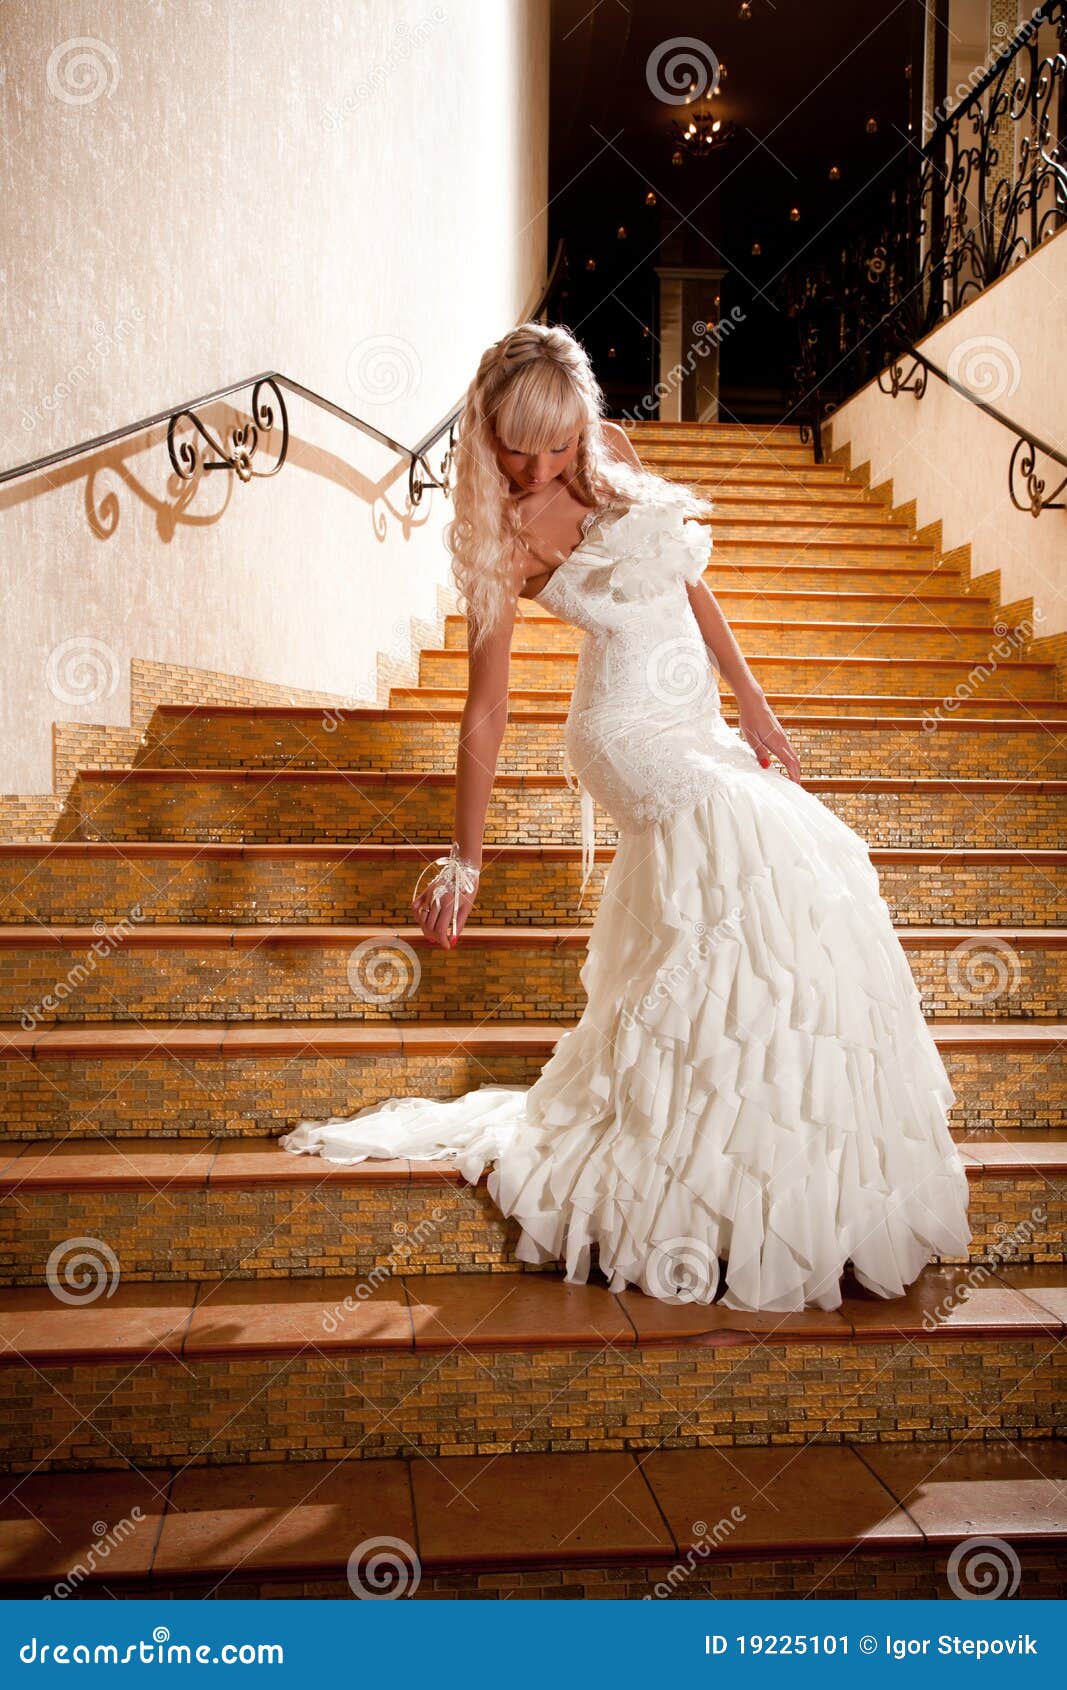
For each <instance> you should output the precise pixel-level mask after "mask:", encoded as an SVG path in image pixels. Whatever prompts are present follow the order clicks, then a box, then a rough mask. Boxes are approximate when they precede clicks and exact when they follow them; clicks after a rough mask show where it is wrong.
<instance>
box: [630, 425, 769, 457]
mask: <svg viewBox="0 0 1067 1690" xmlns="http://www.w3.org/2000/svg"><path fill="white" fill-rule="evenodd" d="M624 427H625V429H626V432H627V434H628V435H629V437H630V439H631V441H632V442H633V444H634V448H635V450H637V451H640V450H641V445H643V444H649V445H659V444H663V443H664V442H667V441H681V442H683V443H692V442H694V441H695V442H697V443H700V442H702V441H705V440H710V441H716V440H736V441H740V442H741V443H742V444H743V445H745V446H752V447H758V446H766V447H768V448H770V447H773V446H777V445H781V444H783V443H784V444H787V445H800V444H801V443H802V442H801V437H800V424H799V423H767V424H758V425H757V424H752V423H726V422H660V421H659V420H658V419H656V420H653V419H652V418H649V419H648V420H647V421H639V422H627V423H625V424H624ZM639 442H640V443H641V444H639Z"/></svg>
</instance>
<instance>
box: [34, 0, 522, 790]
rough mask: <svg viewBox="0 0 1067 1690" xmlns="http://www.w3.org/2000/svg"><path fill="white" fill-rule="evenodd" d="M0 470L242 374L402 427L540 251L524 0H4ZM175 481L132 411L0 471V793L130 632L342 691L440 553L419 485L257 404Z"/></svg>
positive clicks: (321, 430)
mask: <svg viewBox="0 0 1067 1690" xmlns="http://www.w3.org/2000/svg"><path fill="white" fill-rule="evenodd" d="M4 30H5V33H4V40H3V60H4V72H5V74H4V76H3V77H2V78H0V120H2V122H3V125H4V134H5V137H6V139H7V140H8V142H9V145H8V146H6V147H5V148H4V149H2V150H0V251H2V260H0V285H2V287H3V310H2V313H0V466H3V467H5V468H6V467H8V466H9V465H12V464H15V463H20V462H24V461H26V460H27V459H30V458H34V457H37V456H39V455H41V454H44V453H46V452H48V451H51V450H55V449H57V448H59V447H62V446H65V445H68V444H72V443H74V442H76V441H78V440H80V439H84V438H86V437H88V436H91V435H93V434H97V433H102V432H104V431H105V430H106V429H108V428H111V427H114V426H117V425H119V424H121V423H124V422H127V421H130V420H132V419H134V418H136V417H138V416H143V415H148V414H151V413H152V412H153V411H155V410H161V409H163V408H164V407H167V406H169V405H171V404H172V403H176V402H178V401H180V400H182V399H185V398H187V397H191V396H193V395H195V394H197V393H200V392H205V391H209V390H210V389H212V388H214V387H218V386H222V385H224V384H225V383H227V382H229V381H233V380H236V379H238V378H240V377H243V376H245V375H250V374H253V373H255V372H257V371H259V370H261V369H265V368H277V369H280V370H282V371H284V372H285V373H286V374H288V375H292V376H293V377H295V378H296V379H298V380H300V381H302V382H304V383H305V384H306V385H308V386H310V387H313V388H317V389H318V390H319V391H320V392H323V393H325V394H326V395H327V396H328V397H331V398H333V399H335V400H336V401H337V402H338V403H340V404H342V405H344V406H345V407H346V408H347V409H350V410H352V411H355V412H356V413H357V414H359V415H363V416H366V417H367V418H368V420H370V421H373V422H374V423H376V424H377V426H378V427H380V428H382V429H384V430H385V431H386V432H388V433H390V434H391V435H392V436H393V437H394V438H397V439H399V440H401V441H403V442H405V443H409V444H410V443H414V441H415V440H416V439H417V438H418V437H419V436H420V435H421V434H422V433H423V432H425V431H426V430H427V429H429V428H430V427H431V426H432V425H433V424H434V423H436V422H437V421H438V420H439V419H440V417H441V416H442V415H443V414H444V413H445V412H446V411H447V410H448V408H449V407H450V406H451V405H452V404H453V403H454V402H455V401H456V400H458V399H459V398H460V396H461V395H462V392H463V390H464V388H465V386H466V383H467V381H468V380H469V378H470V376H471V375H472V374H473V368H474V364H475V362H476V360H477V357H478V354H479V353H480V351H481V350H482V348H483V347H484V345H485V344H487V343H488V342H489V341H490V340H493V339H495V338H496V337H497V336H498V335H499V334H501V333H503V332H504V330H506V329H507V328H508V327H510V326H511V324H512V323H513V322H514V321H516V320H517V319H518V318H519V317H520V316H521V315H522V314H523V312H524V311H525V309H526V308H527V307H528V306H529V305H530V304H531V303H532V301H533V299H534V298H535V297H536V294H537V291H538V288H539V286H540V283H541V281H542V279H543V274H544V267H545V260H546V214H545V201H546V181H547V69H548V65H547V60H548V0H442V3H441V4H437V3H436V0H410V3H404V0H345V3H341V0H332V3H326V0H309V3H307V4H304V5H300V6H295V5H292V4H289V3H287V0H242V4H240V5H231V4H224V3H223V0H107V3H106V4H105V3H104V0H96V3H95V4H93V3H88V0H86V3H75V0H6V3H5V5H4ZM290 422H291V426H292V431H293V439H292V442H291V446H290V461H289V463H288V464H287V465H286V466H285V468H284V469H283V470H282V472H281V473H280V475H279V476H278V477H277V479H276V480H273V481H257V482H253V483H252V484H250V485H241V484H239V483H236V482H235V481H234V479H233V478H232V477H231V476H229V475H228V474H216V475H208V476H205V477H204V478H203V482H202V484H201V485H200V486H199V487H198V488H197V489H196V492H195V495H194V496H193V498H192V500H191V501H190V502H188V503H187V502H186V501H187V495H188V488H187V487H186V486H185V485H184V484H180V483H177V482H176V480H175V478H174V476H173V474H172V472H171V470H170V465H169V462H168V459H167V453H166V447H165V445H163V444H161V441H162V434H161V433H160V432H159V431H157V433H156V435H155V437H154V439H153V440H152V441H149V442H146V441H145V440H144V439H141V440H138V441H135V442H132V443H127V444H126V445H124V446H123V447H122V448H111V449H110V450H108V451H107V452H105V453H103V454H101V455H100V457H99V458H98V459H97V460H96V461H95V462H94V463H92V464H88V465H87V464H86V463H85V462H84V461H83V462H80V463H77V464H75V465H74V466H73V467H71V466H65V467H64V468H62V469H61V470H59V471H53V472H51V473H49V474H45V475H40V476H38V477H36V478H35V479H33V480H32V481H28V482H16V483H14V484H12V485H8V486H6V487H0V571H2V580H3V590H4V599H3V602H4V610H5V617H4V621H5V632H6V639H5V686H4V696H3V703H2V714H0V791H7V792H16V791H17V792H24V793H33V792H38V793H39V792H46V791H50V790H51V753H50V739H51V723H52V721H53V720H79V721H94V722H101V723H121V722H125V721H126V720H128V707H129V698H128V685H129V663H130V659H131V657H134V656H138V657H146V658H152V659H156V660H159V661H161V662H168V663H181V664H188V665H191V666H194V667H197V668H204V669H216V670H221V671H223V672H225V673H230V674H238V675H245V676H250V677H253V678H255V679H258V680H263V681H269V682H275V683H279V684H282V685H287V686H292V687H297V688H307V689H315V690H325V691H330V692H334V693H337V694H339V695H342V696H345V697H349V698H370V697H373V695H374V688H375V667H376V657H377V654H378V653H379V652H386V653H391V654H394V655H397V656H402V655H407V654H408V652H409V649H410V620H411V618H412V617H425V618H432V617H433V615H434V613H435V607H436V599H437V584H438V583H440V582H443V581H444V580H445V579H446V576H447V555H446V553H445V549H444V546H443V543H442V539H441V528H442V525H443V523H444V522H445V521H447V519H448V514H449V508H448V506H447V505H446V504H445V502H444V501H443V500H442V499H441V496H440V495H439V494H438V495H434V496H433V497H432V499H430V500H428V501H424V504H423V506H422V508H421V509H420V510H419V512H418V514H417V515H416V516H415V518H414V519H413V520H409V518H408V517H407V516H406V515H405V503H406V467H405V466H404V465H398V463H397V462H396V460H395V458H394V457H393V456H392V455H391V454H390V453H388V452H386V451H384V450H382V449H380V448H378V447H375V446H373V445H372V444H371V443H370V442H367V441H365V440H363V439H361V437H359V436H358V435H356V434H355V433H353V432H352V431H351V430H350V429H348V428H347V427H345V426H343V425H341V424H340V423H337V422H335V421H333V420H332V419H329V418H327V417H325V416H324V415H323V414H322V413H320V412H318V411H316V410H312V409H311V408H309V407H308V406H306V405H305V404H303V403H302V402H300V401H299V400H296V399H293V400H292V401H291V402H290Z"/></svg>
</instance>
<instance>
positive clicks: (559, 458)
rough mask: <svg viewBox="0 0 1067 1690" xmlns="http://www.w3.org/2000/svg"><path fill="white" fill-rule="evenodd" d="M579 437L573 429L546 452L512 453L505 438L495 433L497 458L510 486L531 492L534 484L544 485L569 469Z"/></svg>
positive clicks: (575, 453)
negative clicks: (571, 432)
mask: <svg viewBox="0 0 1067 1690" xmlns="http://www.w3.org/2000/svg"><path fill="white" fill-rule="evenodd" d="M580 438H581V436H580V433H579V431H578V430H577V429H575V430H574V432H573V434H570V435H569V436H568V437H567V438H566V439H565V440H561V441H559V442H558V444H556V445H553V446H551V447H550V448H549V450H548V451H546V452H514V451H512V449H511V447H510V446H509V445H508V444H507V441H506V440H502V439H501V438H500V436H499V435H497V436H496V443H497V448H496V455H497V461H498V462H499V464H500V467H501V469H502V470H503V471H504V474H505V475H506V476H507V477H508V478H509V480H510V481H511V484H512V486H513V487H514V488H517V489H518V490H519V491H520V492H523V493H532V492H534V491H535V489H536V488H538V487H547V486H548V483H549V482H550V481H555V480H556V479H557V477H558V476H560V475H563V474H564V472H565V471H566V470H568V469H569V468H570V466H571V465H572V464H573V462H574V460H575V458H576V457H577V456H578V441H579V439H580Z"/></svg>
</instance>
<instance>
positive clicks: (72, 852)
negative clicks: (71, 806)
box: [0, 771, 1067, 927]
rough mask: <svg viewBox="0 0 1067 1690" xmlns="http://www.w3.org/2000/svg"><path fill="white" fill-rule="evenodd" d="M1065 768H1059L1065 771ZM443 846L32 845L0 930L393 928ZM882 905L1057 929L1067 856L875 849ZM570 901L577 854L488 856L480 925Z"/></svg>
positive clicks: (543, 915) (602, 852)
mask: <svg viewBox="0 0 1067 1690" xmlns="http://www.w3.org/2000/svg"><path fill="white" fill-rule="evenodd" d="M1065 772H1067V771H1065ZM447 853H448V841H447V840H446V839H445V838H444V836H442V837H441V839H439V840H438V842H437V843H436V844H425V845H409V844H391V845H338V844H319V845H244V844H225V845H218V844H200V843H192V842H186V843H177V842H169V843H165V844H159V843H152V842H145V841H138V840H123V841H121V842H93V841H88V842H85V841H78V842H73V843H70V842H60V843H53V842H40V843H34V844H17V845H10V844H9V845H0V922H4V923H7V924H9V925H12V926H19V925H22V924H23V923H39V922H44V923H45V924H46V925H56V924H57V923H58V924H59V925H63V926H72V925H77V924H78V923H85V922H88V921H90V920H95V921H101V922H104V923H105V924H109V925H117V924H118V923H119V922H121V921H122V920H123V919H128V918H129V917H130V915H131V912H132V911H134V910H135V909H136V910H137V911H139V912H140V913H139V916H138V920H140V921H143V922H163V923H176V922H187V921H188V922H212V921H213V922H219V921H223V922H233V923H235V924H236V923H243V922H257V921H259V922H262V921H263V920H264V919H267V920H269V921H272V922H273V921H278V922H288V923H293V922H310V923H312V924H315V925H326V924H329V923H331V922H337V921H351V920H352V919H353V917H355V918H356V919H358V920H361V921H372V922H380V923H386V922H401V921H406V920H408V919H409V917H410V914H411V897H412V892H413V888H414V886H415V882H416V880H417V878H418V876H419V874H420V873H421V872H422V871H423V870H424V869H425V867H426V865H427V864H428V863H433V862H434V861H435V860H436V859H437V858H439V857H441V856H445V855H447ZM870 855H871V860H872V862H873V863H874V866H875V868H876V869H877V870H878V873H879V878H880V883H881V890H882V896H883V897H884V898H885V899H886V902H887V903H888V904H889V907H890V910H891V911H892V913H893V918H894V920H895V921H896V922H897V923H898V924H899V925H900V926H911V925H918V926H960V925H962V926H979V925H981V924H983V923H985V924H995V925H998V926H1004V927H1053V926H1055V925H1056V924H1057V922H1058V921H1059V918H1060V915H1061V913H1062V909H1063V900H1064V898H1065V896H1067V851H1051V850H1050V851H1022V850H1007V849H1004V850H985V851H983V850H945V849H939V848H938V849H922V850H920V849H911V850H907V849H904V850H894V849H880V848H878V847H875V849H874V850H872V851H871V853H870ZM613 856H614V849H613V847H611V846H608V845H604V846H601V847H600V848H599V850H598V852H597V867H596V872H594V875H593V877H592V879H591V880H590V882H589V885H588V887H587V888H586V895H585V898H584V899H583V900H582V903H581V906H580V907H579V904H578V897H579V886H580V879H581V861H580V858H581V853H580V850H579V848H578V847H577V846H574V845H500V846H493V847H491V848H490V850H489V851H488V852H487V853H486V856H485V858H484V861H483V865H482V876H481V880H480V883H479V888H478V905H477V909H478V916H479V919H481V920H483V921H485V922H488V923H489V924H490V925H494V926H496V925H505V924H506V925H509V926H516V927H528V926H531V925H533V926H566V925H569V924H581V925H583V926H587V925H588V924H589V923H590V922H591V921H592V919H593V917H594V915H595V913H596V910H597V907H598V905H599V902H600V889H601V884H602V871H603V870H604V869H606V867H607V865H608V864H609V863H610V861H611V859H612V857H613Z"/></svg>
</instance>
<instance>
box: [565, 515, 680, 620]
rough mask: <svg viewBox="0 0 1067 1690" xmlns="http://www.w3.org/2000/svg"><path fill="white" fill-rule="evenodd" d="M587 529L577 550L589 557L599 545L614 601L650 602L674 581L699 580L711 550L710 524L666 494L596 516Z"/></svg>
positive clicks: (666, 589) (669, 589)
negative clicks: (687, 512) (583, 543)
mask: <svg viewBox="0 0 1067 1690" xmlns="http://www.w3.org/2000/svg"><path fill="white" fill-rule="evenodd" d="M590 534H591V541H590V543H589V544H588V545H587V546H583V547H582V548H581V550H582V552H583V554H585V556H586V559H587V560H588V554H589V553H590V552H593V553H595V552H597V551H598V550H599V549H600V548H601V546H602V547H603V550H604V552H605V563H606V565H607V567H609V568H610V570H611V596H612V598H613V600H614V601H615V602H616V603H619V604H629V603H634V604H637V603H651V602H652V601H654V600H655V599H658V598H662V597H663V596H664V595H665V594H667V593H670V592H671V591H673V590H674V589H675V588H676V587H677V586H678V584H679V582H688V583H692V582H694V581H699V580H700V579H701V577H702V576H703V573H704V571H705V569H706V568H707V567H708V559H709V557H710V554H711V545H712V536H711V529H710V528H707V527H704V526H702V525H701V524H700V523H698V522H696V521H694V520H692V519H687V518H686V515H685V512H684V511H683V510H682V508H681V506H680V505H678V504H676V503H675V502H674V501H673V500H671V499H664V500H660V501H659V502H657V503H654V504H633V505H630V506H628V507H627V508H625V509H623V510H622V511H621V513H619V514H618V515H611V516H610V520H609V519H608V517H606V516H605V517H601V518H600V519H599V520H598V521H597V522H595V523H594V524H593V527H592V529H591V530H590ZM601 536H603V538H601Z"/></svg>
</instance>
